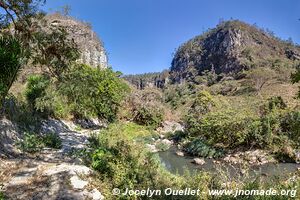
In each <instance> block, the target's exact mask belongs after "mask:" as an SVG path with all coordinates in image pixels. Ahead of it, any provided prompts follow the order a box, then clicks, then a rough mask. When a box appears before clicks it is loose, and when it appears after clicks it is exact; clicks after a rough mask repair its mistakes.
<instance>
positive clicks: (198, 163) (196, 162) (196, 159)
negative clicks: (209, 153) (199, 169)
mask: <svg viewBox="0 0 300 200" xmlns="http://www.w3.org/2000/svg"><path fill="white" fill-rule="evenodd" d="M193 163H195V164H197V165H203V164H205V161H204V159H201V158H194V160H193Z"/></svg>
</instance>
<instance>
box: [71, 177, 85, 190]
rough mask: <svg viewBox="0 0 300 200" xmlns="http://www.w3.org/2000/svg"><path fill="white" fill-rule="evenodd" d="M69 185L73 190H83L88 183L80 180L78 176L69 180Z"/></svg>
mask: <svg viewBox="0 0 300 200" xmlns="http://www.w3.org/2000/svg"><path fill="white" fill-rule="evenodd" d="M70 181H71V185H72V187H73V188H74V189H83V188H84V187H85V186H86V185H87V184H88V183H89V182H88V181H83V180H81V179H80V178H79V177H78V176H72V177H71V178H70Z"/></svg>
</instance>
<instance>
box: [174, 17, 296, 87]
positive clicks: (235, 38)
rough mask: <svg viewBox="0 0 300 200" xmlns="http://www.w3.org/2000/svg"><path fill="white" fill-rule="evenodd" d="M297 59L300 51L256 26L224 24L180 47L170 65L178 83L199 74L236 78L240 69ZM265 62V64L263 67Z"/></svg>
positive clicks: (239, 22) (290, 62) (232, 22)
mask: <svg viewBox="0 0 300 200" xmlns="http://www.w3.org/2000/svg"><path fill="white" fill-rule="evenodd" d="M297 60H300V48H299V47H297V46H295V45H293V44H291V43H288V42H286V41H282V40H280V39H278V38H276V37H274V36H273V35H272V33H269V32H267V31H263V30H261V29H258V28H257V27H255V26H252V25H249V24H246V23H243V22H241V21H237V20H234V21H227V22H223V23H221V24H219V25H218V26H217V27H216V28H214V29H211V30H209V31H208V32H206V33H204V34H203V35H200V36H197V37H195V38H193V39H191V40H190V41H188V42H186V43H185V44H183V45H182V46H180V47H179V49H178V51H177V52H176V54H175V56H174V58H173V61H172V66H171V73H170V74H171V79H172V80H173V81H174V82H181V81H182V80H184V79H187V80H189V79H193V78H194V77H195V76H198V75H202V74H203V72H205V71H206V70H208V71H212V72H213V73H216V74H227V75H232V76H234V75H236V74H237V73H239V72H241V71H242V70H248V69H250V68H253V67H257V66H258V67H261V66H262V67H263V66H266V65H272V64H274V63H276V62H277V63H278V62H282V63H285V64H286V65H293V64H294V63H295V61H297ZM266 63H267V64H266Z"/></svg>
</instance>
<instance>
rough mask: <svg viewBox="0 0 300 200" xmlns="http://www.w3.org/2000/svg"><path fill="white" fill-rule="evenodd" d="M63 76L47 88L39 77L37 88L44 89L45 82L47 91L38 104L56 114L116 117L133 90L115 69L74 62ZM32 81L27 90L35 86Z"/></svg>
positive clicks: (39, 108) (113, 118)
mask: <svg viewBox="0 0 300 200" xmlns="http://www.w3.org/2000/svg"><path fill="white" fill-rule="evenodd" d="M61 77H62V78H63V81H53V84H52V85H50V86H49V87H47V88H46V89H45V88H44V87H43V86H46V85H45V83H44V80H42V79H36V82H35V83H34V84H35V85H34V88H39V89H40V87H41V86H42V87H43V88H41V89H42V90H43V93H44V95H42V96H40V97H38V98H36V108H37V109H38V110H40V111H43V112H49V113H50V114H52V115H54V116H56V117H66V116H68V115H74V116H75V117H79V118H84V117H86V118H88V117H98V118H99V119H103V120H107V121H110V122H111V121H114V120H115V119H116V117H117V112H118V109H119V107H120V104H121V101H122V100H123V98H124V97H125V94H126V92H128V90H129V88H128V86H127V85H126V84H125V83H124V82H122V81H121V80H120V79H119V78H118V77H117V75H116V74H115V73H114V72H113V71H112V70H111V69H106V70H99V69H94V68H92V67H90V66H87V65H74V66H73V67H70V69H69V70H68V71H67V72H65V73H63V74H62V75H61ZM32 84H33V83H32ZM32 84H31V85H32ZM31 85H30V84H28V89H27V90H29V91H30V90H32V89H31V88H29V87H33V86H31ZM35 92H36V91H35ZM37 92H41V91H40V90H39V91H37Z"/></svg>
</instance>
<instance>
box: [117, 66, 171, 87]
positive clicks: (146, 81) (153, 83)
mask: <svg viewBox="0 0 300 200" xmlns="http://www.w3.org/2000/svg"><path fill="white" fill-rule="evenodd" d="M123 78H124V79H125V80H126V81H128V82H129V83H130V84H131V85H133V86H135V87H136V88H137V89H140V90H143V89H145V88H155V87H156V88H163V87H164V86H165V85H167V84H168V83H169V71H168V70H164V71H163V72H157V73H145V74H137V75H126V76H123Z"/></svg>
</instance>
